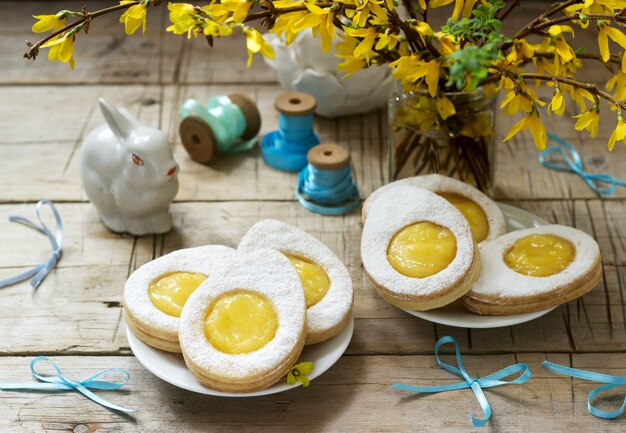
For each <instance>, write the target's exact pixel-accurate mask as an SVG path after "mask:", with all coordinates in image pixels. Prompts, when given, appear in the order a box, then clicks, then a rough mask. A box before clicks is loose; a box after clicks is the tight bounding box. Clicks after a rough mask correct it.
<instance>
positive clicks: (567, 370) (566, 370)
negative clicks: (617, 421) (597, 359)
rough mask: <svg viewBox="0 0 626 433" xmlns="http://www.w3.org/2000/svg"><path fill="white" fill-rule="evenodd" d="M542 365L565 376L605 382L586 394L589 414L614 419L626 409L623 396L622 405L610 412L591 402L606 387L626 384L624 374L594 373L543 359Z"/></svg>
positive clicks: (625, 400) (625, 399)
mask: <svg viewBox="0 0 626 433" xmlns="http://www.w3.org/2000/svg"><path fill="white" fill-rule="evenodd" d="M543 366H544V367H545V368H547V369H548V370H552V371H554V372H555V373H558V374H563V375H565V376H571V377H577V378H579V379H585V380H592V381H594V382H600V383H605V384H606V385H600V386H599V387H597V388H595V389H593V390H592V391H591V392H590V393H589V395H588V396H587V409H589V413H590V414H591V415H593V416H597V417H598V418H604V419H614V418H617V417H618V416H620V415H621V414H622V413H623V412H624V409H626V397H624V403H622V406H621V407H620V408H619V409H617V410H614V411H612V412H606V411H604V410H600V409H598V408H595V407H594V406H593V405H592V404H591V400H593V399H594V398H595V397H596V396H597V395H598V394H600V393H601V392H602V391H606V390H608V389H612V388H616V387H618V386H623V385H626V376H610V375H608V374H601V373H595V372H593V371H586V370H579V369H577V368H571V367H566V366H564V365H559V364H554V363H552V362H550V361H544V362H543Z"/></svg>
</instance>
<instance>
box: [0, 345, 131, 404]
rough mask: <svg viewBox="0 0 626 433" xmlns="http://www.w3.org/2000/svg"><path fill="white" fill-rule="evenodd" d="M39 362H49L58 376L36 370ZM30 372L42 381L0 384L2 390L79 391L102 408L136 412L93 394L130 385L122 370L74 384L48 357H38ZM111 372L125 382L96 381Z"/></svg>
mask: <svg viewBox="0 0 626 433" xmlns="http://www.w3.org/2000/svg"><path fill="white" fill-rule="evenodd" d="M39 361H46V362H48V363H49V364H50V365H51V366H52V368H54V370H55V371H56V373H57V376H43V375H41V374H40V373H39V372H38V371H37V370H36V369H35V365H36V364H37V363H38V362H39ZM30 371H31V373H32V374H33V376H34V377H35V378H36V379H38V380H41V381H42V382H43V383H41V382H31V383H0V389H2V390H5V391H71V390H74V389H75V390H77V391H79V392H81V393H82V394H83V395H84V396H85V397H87V398H89V399H90V400H92V401H94V402H96V403H98V404H99V405H101V406H104V407H107V408H109V409H113V410H118V411H120V412H125V413H130V412H136V411H135V409H127V408H125V407H121V406H118V405H116V404H113V403H110V402H108V401H106V400H105V399H103V398H101V397H98V396H97V395H96V394H94V393H93V392H91V391H90V390H89V388H91V389H102V390H116V389H120V388H121V387H123V386H124V385H126V384H127V383H128V380H129V379H130V374H129V373H128V371H126V370H123V369H121V368H107V369H106V370H102V371H101V372H99V373H96V374H94V375H93V376H91V377H89V378H87V379H85V380H81V381H80V382H74V381H72V380H69V379H68V378H67V377H65V376H64V375H63V373H62V372H61V369H60V368H59V367H58V366H57V365H56V364H55V363H54V362H53V361H52V360H51V359H49V358H48V357H46V356H38V357H37V358H35V359H33V360H32V361H31V362H30ZM111 371H115V372H119V373H122V375H123V376H124V377H125V378H124V381H123V382H113V381H111V382H105V381H101V380H96V379H97V378H98V377H100V376H102V375H103V374H105V373H109V372H111Z"/></svg>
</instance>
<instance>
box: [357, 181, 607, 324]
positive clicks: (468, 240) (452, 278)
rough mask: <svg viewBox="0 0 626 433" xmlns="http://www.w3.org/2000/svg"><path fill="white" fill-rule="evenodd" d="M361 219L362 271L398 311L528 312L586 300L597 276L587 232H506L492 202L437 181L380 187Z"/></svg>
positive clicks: (556, 228)
mask: <svg viewBox="0 0 626 433" xmlns="http://www.w3.org/2000/svg"><path fill="white" fill-rule="evenodd" d="M362 220H363V225H364V227H363V237H362V240H361V256H362V260H363V266H364V268H365V272H366V273H367V275H368V276H369V278H370V280H371V281H372V283H373V284H374V286H375V287H376V289H377V291H378V293H379V294H380V295H381V296H382V297H383V298H384V299H385V300H386V301H387V302H389V303H391V304H393V305H396V306H398V307H400V308H405V309H410V310H416V311H424V310H431V309H434V308H438V307H442V306H444V305H447V304H450V303H451V302H454V301H455V300H457V299H459V298H462V300H463V303H464V305H465V307H466V308H467V309H468V310H470V311H472V312H474V313H478V314H488V315H510V314H519V313H529V312H534V311H540V310H544V309H547V308H551V307H554V306H557V305H559V304H562V303H565V302H568V301H571V300H572V299H575V298H577V297H579V296H582V295H583V294H585V293H587V292H588V291H589V290H591V289H592V288H593V287H595V285H596V284H597V283H598V281H599V280H600V277H601V264H600V250H599V247H598V244H597V243H596V241H595V240H594V239H593V238H592V237H590V236H589V235H587V234H586V233H584V232H582V231H580V230H577V229H574V228H571V227H566V226H561V225H546V226H541V227H534V228H529V229H525V230H518V231H513V232H510V233H506V221H505V218H504V215H503V214H502V211H501V210H500V208H499V207H498V206H497V205H496V203H494V202H493V201H491V200H490V199H489V198H488V197H487V196H485V195H484V194H483V193H481V192H480V191H478V190H477V189H475V188H473V187H471V186H469V185H467V184H465V183H463V182H460V181H457V180H455V179H452V178H449V177H445V176H441V175H436V174H435V175H426V176H417V177H413V178H409V179H403V180H400V181H397V182H393V183H390V184H387V185H385V186H383V187H382V188H379V189H378V190H376V191H374V192H373V193H372V194H371V195H370V197H369V198H368V199H367V201H366V202H365V204H364V205H363V211H362Z"/></svg>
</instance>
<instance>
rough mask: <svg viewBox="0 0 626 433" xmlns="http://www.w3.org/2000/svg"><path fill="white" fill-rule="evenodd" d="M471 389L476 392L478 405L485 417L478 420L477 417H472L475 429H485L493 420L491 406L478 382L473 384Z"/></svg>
mask: <svg viewBox="0 0 626 433" xmlns="http://www.w3.org/2000/svg"><path fill="white" fill-rule="evenodd" d="M471 389H472V391H474V395H475V396H476V400H478V404H479V405H480V408H481V409H482V410H483V414H484V415H485V417H484V418H476V417H475V416H472V425H473V426H474V427H483V426H484V425H485V424H487V422H489V420H490V419H491V406H490V405H489V401H488V400H487V397H486V396H485V393H484V392H483V390H482V388H481V387H480V384H479V383H478V382H473V383H472V386H471Z"/></svg>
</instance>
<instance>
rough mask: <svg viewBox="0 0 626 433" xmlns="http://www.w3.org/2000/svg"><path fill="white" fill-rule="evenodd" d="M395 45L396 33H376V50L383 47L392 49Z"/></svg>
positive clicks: (396, 41)
mask: <svg viewBox="0 0 626 433" xmlns="http://www.w3.org/2000/svg"><path fill="white" fill-rule="evenodd" d="M396 45H398V35H394V34H388V33H384V34H379V35H378V42H376V49H377V50H382V49H383V48H387V49H389V50H393V49H394V48H395V47H396Z"/></svg>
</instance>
